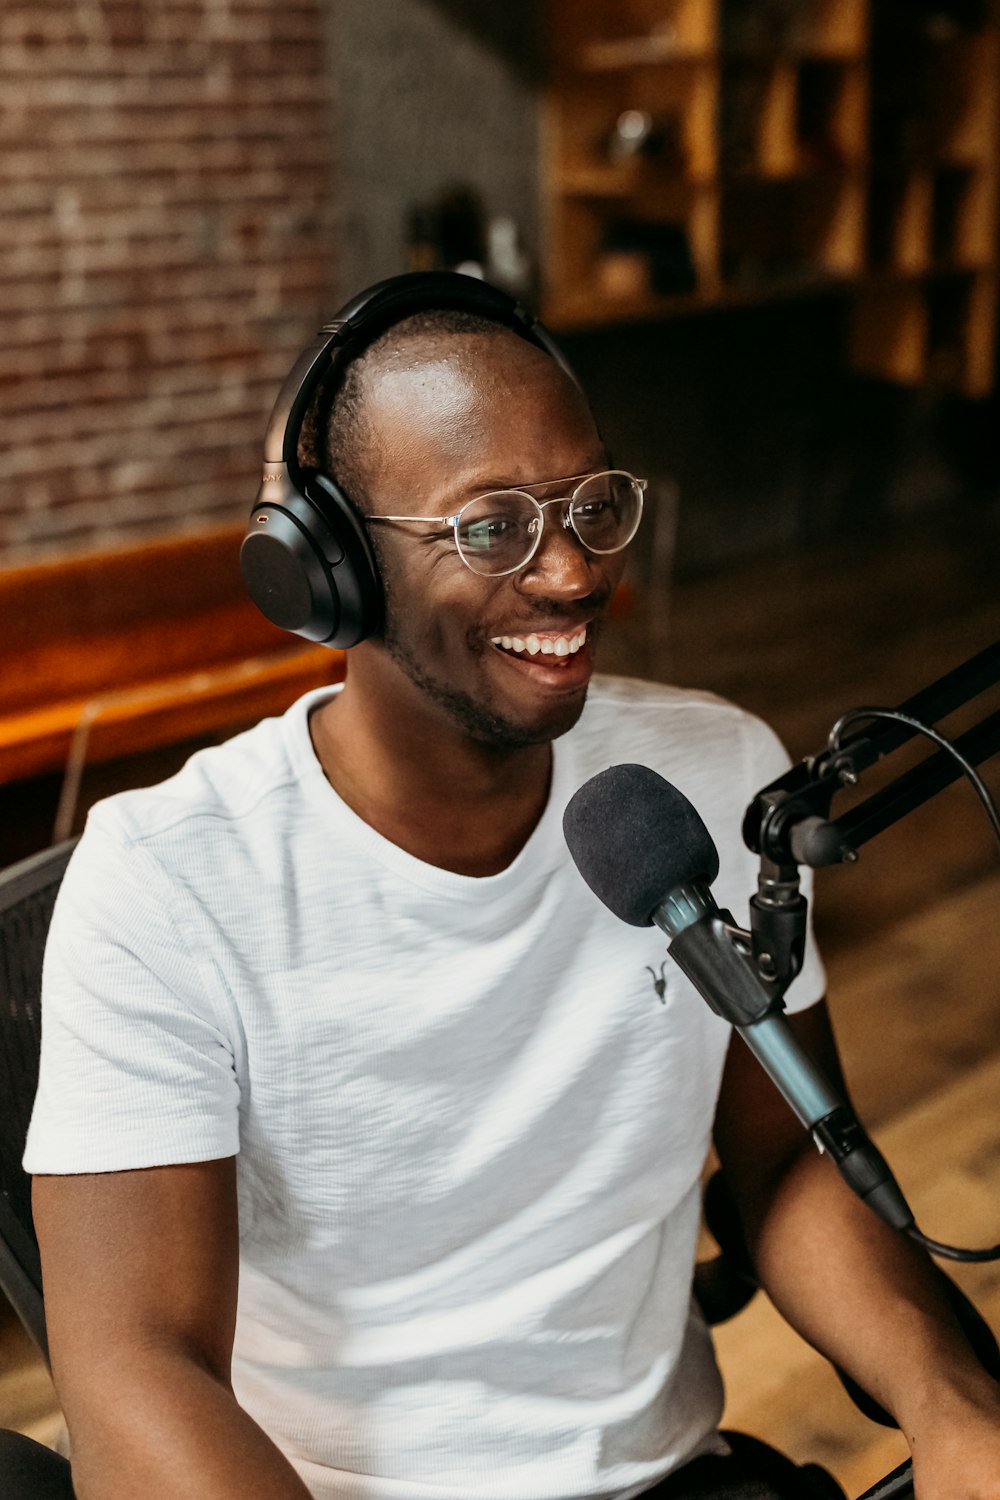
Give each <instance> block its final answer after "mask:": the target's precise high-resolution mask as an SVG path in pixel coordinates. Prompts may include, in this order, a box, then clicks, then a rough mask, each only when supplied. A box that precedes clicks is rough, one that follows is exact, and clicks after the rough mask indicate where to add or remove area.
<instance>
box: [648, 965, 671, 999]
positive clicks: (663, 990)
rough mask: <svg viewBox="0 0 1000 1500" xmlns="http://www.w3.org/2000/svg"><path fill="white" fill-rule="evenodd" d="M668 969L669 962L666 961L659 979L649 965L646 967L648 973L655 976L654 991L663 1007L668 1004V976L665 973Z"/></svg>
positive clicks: (661, 966)
mask: <svg viewBox="0 0 1000 1500" xmlns="http://www.w3.org/2000/svg"><path fill="white" fill-rule="evenodd" d="M666 967H667V960H666V959H664V960H663V962H662V964H661V965H660V977H659V978H657V977H656V974H655V972H654V971H653V970H652V969H651V968H650V967H649V964H647V965H646V973H647V974H652V976H653V989H654V990H655V991H656V998H657V1000H659V1001H660V1002H661V1004H663V1005H666V1003H667V976H666V974H665V972H664V970H665V969H666Z"/></svg>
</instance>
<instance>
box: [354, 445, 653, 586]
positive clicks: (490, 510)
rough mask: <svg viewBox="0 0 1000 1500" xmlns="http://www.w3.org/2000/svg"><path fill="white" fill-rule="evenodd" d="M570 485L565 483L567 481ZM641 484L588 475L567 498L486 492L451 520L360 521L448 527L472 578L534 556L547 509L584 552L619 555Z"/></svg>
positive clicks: (611, 474)
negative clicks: (554, 510)
mask: <svg viewBox="0 0 1000 1500" xmlns="http://www.w3.org/2000/svg"><path fill="white" fill-rule="evenodd" d="M570 482H571V481H570ZM645 492H646V480H645V479H636V477H635V475H634V474H627V473H626V472H625V470H624V469H609V470H608V471H607V472H606V473H602V474H588V475H587V476H586V477H585V478H584V479H582V480H581V481H580V483H579V484H577V485H576V487H575V489H574V490H573V491H572V493H571V494H569V495H563V496H559V497H556V498H554V499H552V500H536V499H535V497H534V496H533V495H529V494H528V492H527V490H491V491H490V493H489V494H486V495H477V496H476V497H475V499H474V500H468V501H466V503H465V505H463V506H462V509H461V510H460V511H458V512H457V513H456V514H455V515H453V516H366V517H365V520H366V521H393V522H399V521H403V522H412V521H419V522H422V523H423V524H424V525H425V526H426V525H432V526H434V525H437V526H451V527H452V528H453V530H454V533H455V546H456V547H457V548H458V555H459V557H460V558H461V559H462V561H463V562H464V563H465V565H466V567H467V568H471V569H472V571H473V573H482V574H485V575H486V576H487V577H490V578H499V577H502V575H503V574H504V573H516V572H517V570H518V568H523V567H524V566H525V565H526V564H527V563H529V562H530V561H531V559H532V558H533V557H534V555H535V553H536V552H537V551H538V548H539V545H540V543H541V540H542V530H543V527H544V525H545V511H546V509H547V507H548V506H550V505H562V506H564V507H565V513H564V515H563V517H562V524H563V526H564V527H565V528H566V530H567V531H572V532H573V534H574V536H575V537H576V539H577V541H578V542H580V544H581V545H582V546H584V547H586V549H587V551H588V552H597V553H605V552H620V551H621V549H622V548H623V547H627V546H628V544H629V542H630V541H631V540H632V538H633V537H634V536H635V534H636V532H637V530H638V529H639V522H640V521H641V520H642V497H643V495H644V494H645Z"/></svg>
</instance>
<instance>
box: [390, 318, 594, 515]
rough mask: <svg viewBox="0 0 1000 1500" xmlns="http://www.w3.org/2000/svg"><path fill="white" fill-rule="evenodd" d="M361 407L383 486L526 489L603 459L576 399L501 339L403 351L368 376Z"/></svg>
mask: <svg viewBox="0 0 1000 1500" xmlns="http://www.w3.org/2000/svg"><path fill="white" fill-rule="evenodd" d="M368 402H369V417H370V429H369V430H370V432H371V435H372V439H373V445H374V448H375V457H376V461H377V464H378V468H379V469H380V470H381V477H382V478H383V480H384V481H386V482H388V483H393V481H397V482H398V481H399V480H401V479H403V478H404V477H408V478H409V479H410V480H412V479H414V478H415V477H416V476H418V475H419V477H420V482H421V484H422V486H423V487H424V488H426V487H427V486H428V485H432V486H433V487H435V488H436V487H439V486H441V487H448V486H449V485H454V484H455V483H459V482H462V480H463V478H464V479H466V480H467V481H468V483H469V485H470V486H472V487H474V482H475V480H476V478H477V477H478V478H481V479H482V482H483V483H486V484H493V483H507V482H510V483H514V482H520V483H528V482H529V481H532V480H534V481H537V480H539V479H545V478H546V477H555V476H558V475H563V474H572V473H579V472H580V471H581V468H586V467H588V466H589V465H590V464H592V463H594V462H595V461H600V458H601V454H602V446H601V442H600V438H599V436H598V433H597V428H596V426H595V423H594V419H593V416H592V415H591V412H590V409H589V407H588V405H587V402H586V400H585V398H584V397H583V395H582V393H581V392H580V391H579V390H578V388H577V387H576V386H575V385H574V383H573V382H572V380H570V378H569V377H568V376H567V375H566V373H565V372H564V371H563V370H562V369H560V367H559V366H558V365H557V364H556V363H555V361H554V360H553V359H552V358H551V357H550V356H549V355H548V354H546V353H545V352H544V351H543V350H541V349H538V348H537V347H535V346H534V345H533V344H530V343H528V342H527V340H525V339H522V338H520V337H519V336H518V335H517V334H514V333H511V332H509V331H507V330H498V332H497V333H496V334H461V335H451V336H436V337H433V338H417V339H408V340H403V341H401V343H400V344H399V346H398V347H396V348H394V349H393V350H392V351H391V352H390V355H389V357H388V358H386V359H385V360H384V361H382V362H381V363H380V364H379V366H378V367H377V368H376V369H375V370H374V371H373V372H372V374H371V378H370V383H369V391H368Z"/></svg>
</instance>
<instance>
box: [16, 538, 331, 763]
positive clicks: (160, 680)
mask: <svg viewBox="0 0 1000 1500" xmlns="http://www.w3.org/2000/svg"><path fill="white" fill-rule="evenodd" d="M240 536H241V528H239V527H233V526H225V527H218V528H215V529H213V530H211V531H202V532H197V533H194V534H192V535H185V536H179V537H171V538H168V539H166V540H162V541H148V542H145V543H143V544H142V545H134V544H133V545H129V546H125V547H120V548H115V549H113V550H107V551H101V552H94V553H87V554H83V555H77V556H73V557H67V558H62V559H58V560H55V561H51V562H39V563H31V564H28V565H26V566H23V567H17V568H12V569H9V570H8V571H7V572H6V573H3V574H0V645H2V650H3V667H2V670H0V683H2V690H0V784H3V783H8V782H12V781H18V780H23V779H25V778H28V777H32V776H37V775H40V774H42V773H44V772H51V771H56V770H64V771H67V768H68V772H67V774H68V776H69V775H70V774H72V772H73V769H74V764H76V766H77V768H78V767H79V766H80V765H82V763H83V761H84V760H87V761H96V760H111V759H115V758H117V757H119V756H123V755H128V754H132V753H135V752H138V751H143V750H150V749H154V748H157V747H160V746H164V745H171V744H178V743H180V742H182V741H184V740H188V739H193V738H195V737H198V736H201V735H205V734H210V733H212V732H213V731H215V730H221V729H225V728H226V727H228V726H235V725H238V724H243V723H250V722H253V721H254V720H256V719H258V718H263V717H264V716H266V715H267V714H272V713H279V712H281V711H282V710H283V709H284V708H286V707H287V706H288V704H289V703H291V702H292V701H293V699H294V698H296V697H297V696H298V695H299V694H300V693H303V692H305V691H306V690H307V689H308V688H313V687H320V686H322V685H323V684H325V683H328V682H335V681H337V680H339V679H340V678H341V677H342V676H343V673H344V658H343V653H342V652H339V651H330V650H328V649H326V648H325V647H323V646H310V645H308V644H307V643H305V642H303V643H301V644H299V645H296V643H295V641H294V639H293V637H291V636H289V635H288V634H286V633H285V632H284V631H281V630H278V629H277V627H275V626H274V625H272V624H271V623H270V622H269V621H268V620H265V619H264V617H263V615H261V614H260V612H259V611H258V610H257V609H256V608H255V607H254V605H253V604H251V603H250V600H249V599H248V598H247V596H246V594H245V592H244V590H243V584H242V580H241V578H240V573H239V564H238V549H239V542H240Z"/></svg>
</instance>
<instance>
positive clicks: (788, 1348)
mask: <svg viewBox="0 0 1000 1500" xmlns="http://www.w3.org/2000/svg"><path fill="white" fill-rule="evenodd" d="M950 529H951V532H952V535H953V539H952V540H946V539H945V538H944V537H943V536H942V535H941V534H940V533H934V532H926V531H919V532H914V533H913V534H911V535H910V536H908V537H906V538H898V537H897V538H895V539H894V540H887V539H882V540H876V539H872V538H868V539H865V540H863V541H862V542H860V543H858V544H857V545H855V546H852V547H851V548H847V547H844V548H839V549H827V550H826V551H824V552H822V553H819V552H817V553H811V554H807V555H803V556H799V557H797V558H794V559H785V560H778V561H773V562H770V563H768V564H767V565H763V564H755V565H754V566H753V567H744V568H742V569H740V570H738V571H736V572H731V573H727V574H724V575H719V574H716V575H713V576H712V577H711V578H706V579H703V580H689V581H685V582H683V583H680V584H677V585H675V586H674V587H673V588H672V589H670V590H667V589H665V588H662V587H661V588H659V589H658V590H657V591H656V592H655V594H654V595H653V596H652V597H650V596H649V595H648V594H647V595H645V596H643V602H642V608H638V607H637V608H636V609H635V610H634V611H633V612H632V613H631V614H628V615H626V616H624V617H622V618H620V619H618V620H617V621H616V622H615V623H614V625H613V626H612V628H611V630H610V632H609V636H608V640H607V642H606V653H605V659H604V663H603V664H604V666H605V667H606V668H607V669H609V670H615V671H621V672H627V673H631V674H632V675H638V676H653V677H661V678H664V679H667V680H672V681H676V682H681V683H685V684H692V685H698V686H703V687H710V688H713V689H715V690H716V691H718V692H720V693H722V694H724V695H725V696H727V697H730V698H733V699H735V700H737V701H738V702H741V703H743V704H744V705H746V706H748V707H750V708H752V709H754V710H755V711H757V712H759V713H761V714H763V715H764V716H765V717H766V718H768V719H769V720H770V721H771V722H772V723H773V724H774V725H775V727H776V728H777V729H778V731H779V733H780V734H781V735H782V737H783V738H784V739H785V742H786V744H788V746H789V748H790V750H791V753H792V754H793V756H795V757H796V758H798V757H800V756H803V755H805V754H809V753H814V752H816V751H818V750H819V749H820V748H821V746H822V745H823V743H824V741H825V739H826V735H827V732H828V730H829V728H830V726H831V724H832V722H833V720H834V719H835V718H836V717H837V716H838V715H839V714H840V713H842V712H844V711H846V710H847V709H850V708H853V707H856V706H859V705H861V704H872V703H882V704H888V705H892V704H895V703H898V702H900V701H902V700H903V699H905V698H907V697H909V696H910V695H911V694H912V693H914V692H916V691H917V690H918V689H920V688H922V687H924V686H926V685H927V684H928V683H930V682H931V681H933V680H934V679H935V678H936V677H938V676H939V675H941V674H942V673H944V672H945V671H947V670H948V669H950V668H951V667H953V666H956V665H958V664H959V663H960V662H962V661H964V660H966V659H967V658H968V657H969V656H971V655H972V654H973V653H974V652H975V651H977V650H979V649H980V648H981V647H983V646H985V645H988V644H990V643H991V642H992V641H994V640H996V639H998V638H1000V590H998V587H997V558H998V532H997V530H996V528H991V526H990V525H986V524H979V525H977V526H976V527H973V526H971V525H970V524H969V523H968V522H967V521H963V523H962V524H961V525H959V524H954V525H953V526H952V527H951V528H950ZM956 537H961V538H962V540H961V541H957V540H955V539H954V538H956ZM998 699H1000V690H997V691H995V692H994V693H993V694H991V695H990V698H989V700H988V701H989V704H990V706H991V707H995V706H996V705H997V702H998ZM985 701H986V700H985V699H984V702H985ZM946 727H953V726H952V725H950V724H949V725H947V726H946ZM892 759H896V757H893V758H892ZM998 768H1000V758H998V759H997V760H996V761H995V762H994V763H993V766H992V767H991V766H989V765H988V766H987V767H986V768H985V773H984V774H985V776H986V779H987V781H988V782H989V783H990V785H991V787H992V789H993V791H994V793H998V792H1000V769H998ZM892 769H893V771H895V769H896V768H895V767H893V768H892ZM872 774H873V776H874V774H875V773H872ZM875 784H876V782H875V781H874V780H872V781H870V782H869V781H868V779H867V778H866V787H865V790H866V791H867V790H871V789H874V786H875ZM749 894H750V893H749V892H748V895H749ZM998 899H1000V861H998V855H997V850H996V847H995V845H994V844H993V842H992V839H991V836H990V834H989V831H988V828H987V824H986V820H985V818H984V816H983V814H982V812H981V810H980V809H979V806H978V804H977V803H976V801H975V799H974V797H973V795H972V793H971V791H970V789H969V788H968V787H967V786H965V785H957V786H955V787H952V788H950V789H949V790H947V791H946V792H944V793H942V794H941V795H939V796H938V797H937V798H935V799H934V800H933V801H932V802H931V803H929V804H928V805H927V806H926V807H924V808H923V809H921V810H920V811H918V812H915V813H913V814H912V815H910V816H909V817H908V818H907V819H906V820H905V821H904V822H903V823H901V824H899V825H897V826H896V827H895V828H893V829H891V830H889V831H887V832H886V833H884V834H882V835H881V836H880V837H879V838H878V839H876V840H874V841H873V842H872V843H871V844H869V845H867V846H866V847H865V849H864V850H863V851H862V857H861V860H860V861H859V863H858V864H857V865H856V866H854V867H842V868H838V869H836V870H833V871H829V872H824V873H823V874H822V875H821V876H820V877H819V880H818V890H817V907H816V911H817V928H818V931H819V933H820V937H821V941H822V943H823V947H824V953H825V957H826V960H827V965H828V969H829V973H830V995H831V1002H832V1007H833V1013H834V1018H835V1022H836V1025H837V1031H838V1036H839V1038H840V1041H841V1046H842V1049H843V1052H844V1054H845V1059H846V1064H847V1072H848V1077H849V1079H850V1081H851V1085H852V1090H853V1093H854V1096H855V1099H856V1102H857V1104H858V1106H859V1109H860V1112H861V1113H862V1115H863V1117H864V1118H865V1119H866V1121H867V1123H868V1124H869V1126H870V1127H871V1128H872V1129H873V1132H874V1134H875V1135H876V1138H877V1140H878V1142H879V1144H880V1146H881V1147H882V1149H883V1151H884V1152H885V1154H886V1155H887V1156H888V1157H889V1159H890V1161H891V1162H892V1164H893V1166H894V1168H895V1170H896V1172H897V1175H898V1176H899V1178H900V1181H901V1183H902V1185H903V1187H904V1190H905V1191H906V1193H907V1196H908V1198H909V1200H910V1202H911V1204H912V1206H913V1208H914V1210H915V1212H916V1214H917V1217H918V1220H919V1222H920V1223H921V1225H922V1227H923V1228H924V1229H925V1230H926V1232H927V1233H929V1234H931V1235H933V1236H935V1237H936V1238H939V1239H950V1240H952V1241H954V1242H958V1243H961V1244H968V1245H982V1244H992V1243H994V1242H996V1241H997V1240H998V1239H1000V1115H998V1112H997V1109H996V1103H997V1099H998V1096H1000V993H998V990H1000V984H998V978H997V976H998V974H1000V922H998V921H997V903H998ZM737 915H738V916H742V915H743V914H742V913H738V914H737ZM953 1274H954V1275H955V1277H956V1279H957V1280H958V1281H959V1282H960V1283H961V1284H962V1286H964V1287H965V1288H966V1290H967V1291H968V1292H969V1293H970V1294H971V1295H972V1297H973V1299H974V1300H975V1301H976V1303H977V1305H978V1306H979V1307H980V1309H981V1310H982V1311H983V1312H984V1314H985V1315H986V1316H987V1318H988V1319H989V1321H990V1322H991V1323H992V1325H993V1327H994V1328H996V1329H1000V1264H998V1265H994V1266H989V1265H986V1266H980V1267H975V1266H971V1267H959V1268H957V1269H955V1270H953ZM717 1344H718V1348H719V1355H720V1361H721V1364H722V1368H723V1373H724V1376H725V1379H726V1385H727V1390H728V1393H729V1397H728V1408H727V1412H726V1420H727V1422H728V1423H730V1424H731V1425H733V1426H736V1427H740V1428H743V1429H744V1430H746V1431H750V1432H754V1433H757V1434H759V1435H761V1436H763V1437H766V1438H768V1439H769V1440H770V1441H772V1442H774V1443H776V1444H777V1445H778V1446H779V1447H782V1448H784V1449H785V1450H786V1451H787V1452H789V1453H791V1454H792V1455H793V1456H795V1457H798V1458H801V1459H806V1458H808V1459H813V1460H816V1461H819V1462H822V1463H825V1464H826V1465H827V1466H828V1467H829V1468H831V1469H832V1470H833V1472H834V1473H835V1474H836V1475H837V1476H838V1478H839V1479H840V1480H841V1482H842V1483H843V1484H844V1485H845V1487H846V1488H847V1490H848V1492H849V1493H851V1494H855V1493H857V1492H859V1491H860V1490H862V1489H863V1488H865V1487H866V1486H867V1485H868V1484H870V1483H871V1482H873V1481H874V1479H876V1478H877V1477H878V1476H879V1475H880V1474H882V1473H884V1472H885V1471H886V1470H887V1469H889V1468H891V1467H892V1466H893V1465H894V1464H895V1463H896V1462H898V1461H899V1459H900V1458H901V1457H902V1456H903V1447H902V1443H901V1440H900V1438H899V1437H898V1435H896V1434H892V1433H886V1432H885V1431H883V1429H880V1428H877V1427H875V1426H873V1425H872V1424H871V1423H870V1422H868V1421H867V1420H866V1419H865V1418H863V1417H862V1416H861V1415H860V1414H859V1413H858V1412H857V1411H856V1410H855V1408H854V1407H853V1406H852V1405H851V1403H850V1401H849V1400H848V1398H847V1396H846V1395H845V1394H844V1393H843V1391H842V1389H841V1387H840V1385H839V1383H838V1382H837V1380H836V1378H835V1376H834V1375H833V1373H832V1371H831V1370H830V1369H829V1367H828V1366H827V1365H826V1364H825V1362H824V1361H823V1360H822V1359H820V1358H819V1356H817V1355H815V1354H813V1353H812V1351H810V1350H809V1349H808V1348H806V1346H805V1345H804V1344H802V1342H801V1341H800V1340H799V1339H798V1338H797V1337H796V1336H795V1335H794V1334H792V1333H791V1332H790V1331H789V1330H788V1329H787V1328H786V1327H785V1326H784V1325H783V1324H782V1323H781V1321H780V1320H779V1319H778V1317H777V1315H776V1314H775V1313H774V1311H773V1309H771V1307H770V1306H769V1305H768V1304H767V1302H766V1301H765V1299H763V1298H762V1297H758V1298H756V1299H755V1301H754V1303H753V1304H752V1305H751V1307H750V1308H748V1309H747V1310H746V1311H745V1312H744V1313H743V1314H741V1315H740V1316H739V1318H737V1319H736V1320H734V1322H732V1323H731V1324H729V1325H726V1326H725V1327H723V1328H721V1329H719V1330H717ZM0 1423H2V1424H4V1425H7V1426H14V1427H17V1428H20V1429H21V1430H23V1431H27V1432H31V1433H33V1434H35V1435H36V1436H39V1437H41V1438H42V1440H43V1441H51V1440H53V1439H54V1437H55V1435H56V1433H57V1431H58V1428H59V1425H60V1424H59V1416H58V1411H57V1409H56V1405H55V1401H54V1398H53V1395H52V1391H51V1386H50V1384H49V1382H48V1377H47V1375H46V1374H45V1372H44V1369H43V1368H42V1366H41V1363H40V1361H39V1360H38V1359H37V1357H35V1356H34V1355H33V1353H32V1351H31V1348H30V1346H29V1345H28V1344H27V1341H26V1339H25V1338H24V1337H23V1336H22V1335H21V1334H20V1331H19V1330H18V1329H17V1328H16V1326H15V1325H14V1324H13V1322H12V1320H10V1319H8V1320H6V1322H5V1323H4V1324H3V1326H2V1327H0Z"/></svg>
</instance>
